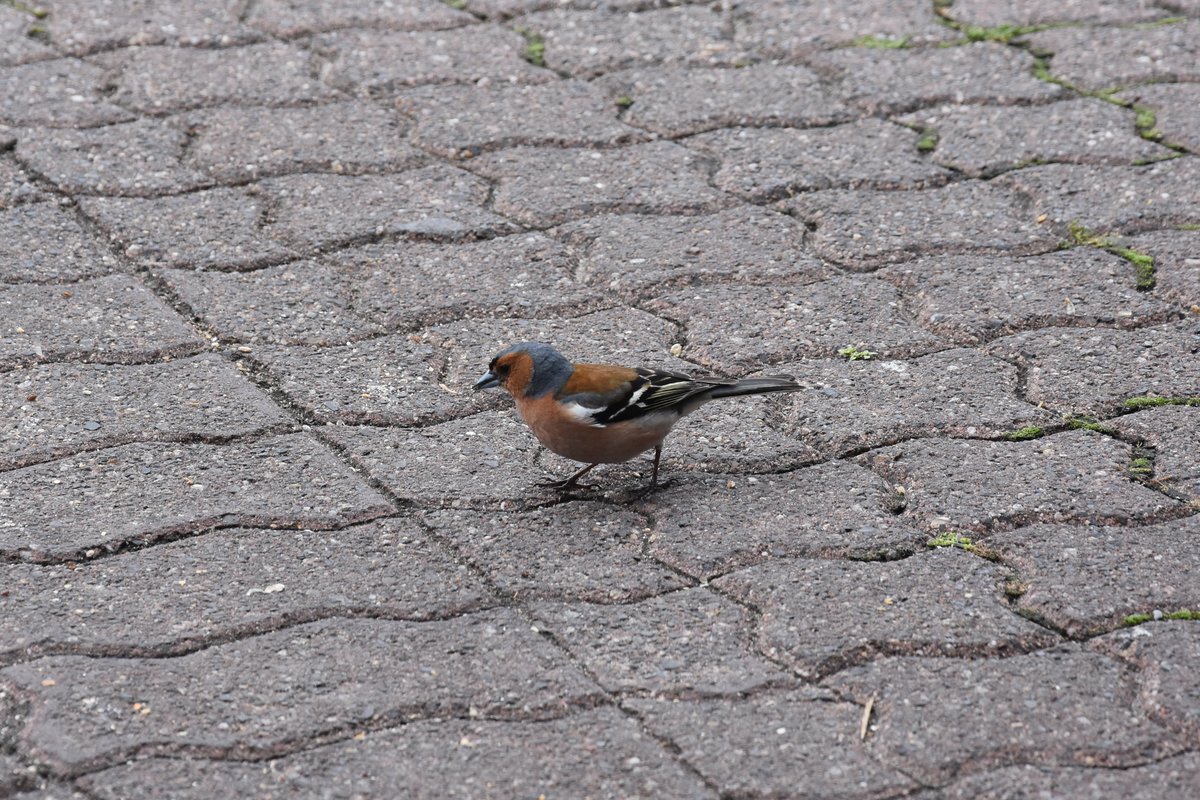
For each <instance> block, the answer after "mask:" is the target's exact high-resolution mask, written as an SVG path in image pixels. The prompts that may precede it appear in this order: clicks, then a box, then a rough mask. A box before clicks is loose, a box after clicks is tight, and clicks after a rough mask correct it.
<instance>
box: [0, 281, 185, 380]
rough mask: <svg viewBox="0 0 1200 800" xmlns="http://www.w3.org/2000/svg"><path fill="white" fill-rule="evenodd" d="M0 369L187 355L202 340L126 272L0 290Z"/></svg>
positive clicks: (134, 361)
mask: <svg viewBox="0 0 1200 800" xmlns="http://www.w3.org/2000/svg"><path fill="white" fill-rule="evenodd" d="M0 309H2V310H3V319H4V322H3V323H2V324H0V367H8V366H14V365H17V364H22V363H36V362H42V361H64V360H83V361H98V362H101V363H109V364H135V363H138V362H143V361H153V360H157V359H161V358H165V357H170V356H180V355H190V354H192V353H196V352H199V351H200V350H201V349H202V348H203V347H204V344H205V343H204V340H203V339H201V338H200V337H199V336H198V335H197V334H196V333H195V331H193V330H192V328H191V327H190V326H189V325H188V324H187V323H186V322H184V320H183V319H182V318H181V317H180V316H179V315H178V314H176V313H175V312H174V311H173V310H172V309H171V307H170V306H168V305H167V304H166V303H164V302H163V301H162V300H160V299H158V297H156V296H155V295H154V293H153V292H151V291H150V290H149V289H147V288H146V287H145V286H143V285H142V284H141V283H140V282H138V281H137V280H136V279H134V278H132V277H130V276H128V275H109V276H106V277H103V278H94V279H92V280H86V281H81V282H79V283H59V284H38V285H18V286H8V287H6V288H3V289H0Z"/></svg>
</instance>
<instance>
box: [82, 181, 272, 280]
mask: <svg viewBox="0 0 1200 800" xmlns="http://www.w3.org/2000/svg"><path fill="white" fill-rule="evenodd" d="M80 206H81V207H82V208H83V210H84V212H85V213H86V214H88V215H89V216H90V217H92V218H93V219H95V220H97V222H98V223H99V225H100V226H101V227H102V228H105V229H106V230H107V231H108V232H109V238H110V239H111V240H112V241H113V242H115V243H117V244H118V245H119V246H121V247H123V248H124V251H125V255H126V256H127V257H129V258H133V259H137V260H139V261H142V262H144V263H149V264H156V265H161V266H180V267H219V268H225V269H237V268H250V267H256V266H260V265H262V264H269V263H271V262H275V261H282V260H284V259H286V258H288V257H291V256H294V255H295V254H294V253H293V252H292V251H291V250H289V249H287V248H285V247H283V246H282V245H280V244H278V243H277V242H274V241H272V240H271V239H269V238H267V236H266V235H264V234H263V232H262V230H261V223H262V220H263V218H264V216H265V215H266V206H265V204H264V202H263V200H262V199H261V193H257V192H246V191H242V190H239V189H207V190H204V191H200V192H193V193H189V194H182V195H176V196H173V197H158V198H153V199H143V198H126V197H88V198H83V199H82V200H81V202H80Z"/></svg>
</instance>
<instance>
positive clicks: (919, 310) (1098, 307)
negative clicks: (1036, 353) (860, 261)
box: [877, 247, 1178, 343]
mask: <svg viewBox="0 0 1200 800" xmlns="http://www.w3.org/2000/svg"><path fill="white" fill-rule="evenodd" d="M877 274H878V275H879V276H880V277H882V278H883V279H884V280H887V281H890V282H892V283H895V284H896V285H897V286H899V287H900V288H901V292H902V294H903V296H904V298H905V300H907V301H908V304H909V305H910V307H912V308H913V309H914V310H915V311H916V314H917V318H918V319H920V320H921V322H922V324H924V325H926V326H927V327H928V328H929V329H930V330H933V331H935V332H936V333H938V334H939V335H941V336H945V337H947V338H949V339H952V340H954V341H959V342H967V343H977V342H981V341H986V340H988V339H992V338H994V337H997V336H1003V335H1006V334H1010V333H1014V332H1017V331H1021V330H1029V329H1031V328H1045V327H1051V326H1054V325H1061V326H1088V327H1095V326H1106V327H1122V328H1125V327H1135V326H1140V325H1147V324H1153V323H1159V322H1166V321H1168V320H1170V319H1171V318H1173V317H1174V316H1176V315H1177V313H1178V312H1177V311H1176V310H1175V309H1174V308H1173V307H1172V306H1171V305H1170V304H1169V303H1164V302H1162V301H1160V300H1157V299H1155V298H1154V297H1151V296H1149V295H1148V294H1146V293H1145V292H1140V291H1138V290H1137V288H1136V285H1137V270H1136V268H1135V267H1134V265H1133V264H1131V263H1129V262H1128V261H1126V260H1125V259H1123V258H1120V257H1118V256H1115V255H1110V254H1109V253H1106V252H1104V251H1102V250H1095V249H1092V248H1087V247H1076V248H1072V249H1070V250H1061V251H1058V252H1054V253H1046V254H1045V255H1037V256H1030V257H1028V258H1010V257H1007V256H972V255H967V256H942V257H939V258H936V259H933V258H921V259H918V260H916V261H908V262H905V263H902V264H896V265H894V266H890V267H885V268H884V269H883V270H881V271H880V272H879V273H877Z"/></svg>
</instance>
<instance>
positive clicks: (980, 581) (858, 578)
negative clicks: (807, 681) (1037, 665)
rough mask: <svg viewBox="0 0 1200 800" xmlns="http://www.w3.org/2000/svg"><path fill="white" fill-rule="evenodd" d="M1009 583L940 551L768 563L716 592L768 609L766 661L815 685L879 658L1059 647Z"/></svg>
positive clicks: (968, 557) (761, 627) (990, 567)
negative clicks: (1005, 591) (1018, 608)
mask: <svg viewBox="0 0 1200 800" xmlns="http://www.w3.org/2000/svg"><path fill="white" fill-rule="evenodd" d="M1003 577H1004V576H1003V571H1002V570H1001V569H1000V568H999V567H997V566H996V565H994V564H991V563H989V562H987V561H984V560H983V559H981V558H978V557H977V556H975V555H973V554H971V553H967V552H965V551H963V550H960V549H957V548H938V549H937V550H935V551H934V552H932V553H928V554H922V555H917V556H913V557H912V558H906V559H903V560H901V561H883V562H880V561H870V562H859V561H846V560H843V559H836V560H793V559H785V560H778V561H770V562H768V563H766V564H761V565H759V566H757V567H751V568H750V569H747V570H741V571H738V572H734V573H731V574H729V575H725V576H723V577H721V578H719V579H718V580H716V581H715V582H714V585H715V586H716V587H717V588H719V589H721V590H722V591H726V592H729V593H730V594H732V595H733V596H734V597H735V598H737V599H738V600H740V601H742V602H744V603H747V604H748V605H751V606H752V607H754V608H756V609H759V610H760V611H761V613H762V618H761V621H760V622H759V624H758V645H759V647H760V648H761V650H762V652H763V653H764V654H765V655H766V656H768V657H769V658H771V660H772V661H783V662H785V663H787V664H788V665H790V666H792V667H793V668H794V669H795V670H796V671H797V672H799V673H800V674H801V675H803V676H804V677H806V678H813V677H817V676H819V675H822V674H829V673H831V672H836V671H838V670H840V669H844V668H845V667H847V666H849V665H851V664H856V663H863V662H865V661H868V660H870V659H871V658H872V657H874V656H875V655H877V654H880V653H884V654H894V655H930V656H972V657H980V656H994V655H998V654H1006V653H1011V652H1013V651H1014V650H1015V651H1018V652H1019V651H1022V650H1026V649H1029V648H1031V647H1045V646H1048V645H1051V644H1054V643H1056V641H1057V639H1058V637H1057V636H1055V635H1053V634H1051V633H1049V632H1047V631H1046V630H1045V629H1044V628H1042V627H1041V626H1039V625H1035V624H1034V623H1032V622H1029V621H1028V620H1025V619H1022V618H1021V617H1019V616H1017V615H1016V614H1014V613H1013V612H1012V611H1011V610H1010V609H1009V608H1008V606H1007V604H1006V603H1005V602H1004V600H1003V598H1002V596H1001V594H1000V592H999V590H998V588H997V587H998V586H999V585H1000V584H1001V583H1002V582H1003Z"/></svg>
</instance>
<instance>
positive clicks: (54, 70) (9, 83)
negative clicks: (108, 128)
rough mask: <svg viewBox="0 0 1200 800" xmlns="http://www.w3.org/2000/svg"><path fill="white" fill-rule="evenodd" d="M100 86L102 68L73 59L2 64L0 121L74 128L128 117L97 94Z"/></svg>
mask: <svg viewBox="0 0 1200 800" xmlns="http://www.w3.org/2000/svg"><path fill="white" fill-rule="evenodd" d="M103 85H104V71H103V70H101V69H100V68H99V67H96V66H93V65H92V64H88V63H85V62H83V61H79V60H77V59H74V58H56V59H50V60H45V61H35V62H33V63H32V64H23V65H21V66H16V67H5V68H3V69H0V124H6V125H15V126H22V125H47V126H52V127H58V128H75V127H87V126H92V125H104V124H106V123H110V122H123V121H125V120H128V119H132V116H131V115H130V113H129V112H128V111H126V110H125V109H123V108H121V107H119V106H115V105H113V104H112V103H110V102H108V101H107V100H105V99H104V98H103V97H101V94H100V92H101V88H102V87H103ZM33 87H37V88H36V91H35V90H34V89H33ZM76 98H78V99H76Z"/></svg>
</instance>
